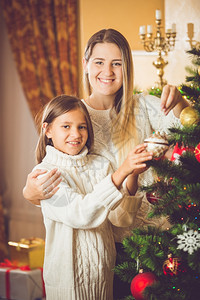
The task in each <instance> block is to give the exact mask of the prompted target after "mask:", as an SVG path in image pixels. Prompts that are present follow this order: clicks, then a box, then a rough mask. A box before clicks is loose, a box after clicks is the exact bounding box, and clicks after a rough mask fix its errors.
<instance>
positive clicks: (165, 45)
mask: <svg viewBox="0 0 200 300" xmlns="http://www.w3.org/2000/svg"><path fill="white" fill-rule="evenodd" d="M161 23H162V19H161V11H160V10H156V34H155V36H153V30H152V25H147V33H146V28H145V26H140V39H141V40H142V43H143V46H144V49H145V51H147V52H152V51H156V52H157V53H158V58H157V59H156V60H155V61H154V62H153V65H154V66H155V67H156V69H157V75H158V76H159V86H160V87H161V88H162V87H163V86H164V85H165V84H166V83H167V81H166V80H164V79H163V75H164V67H165V66H166V65H167V64H168V61H166V60H164V59H163V57H162V53H163V52H164V55H165V56H167V54H168V52H169V51H171V50H173V49H174V46H175V38H176V24H174V23H173V24H172V28H171V29H167V30H166V32H165V37H164V36H163V35H162V31H161V28H162V25H161Z"/></svg>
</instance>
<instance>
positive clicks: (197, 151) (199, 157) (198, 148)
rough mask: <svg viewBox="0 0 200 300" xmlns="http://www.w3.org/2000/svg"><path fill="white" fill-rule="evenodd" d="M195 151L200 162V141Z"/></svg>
mask: <svg viewBox="0 0 200 300" xmlns="http://www.w3.org/2000/svg"><path fill="white" fill-rule="evenodd" d="M194 153H195V157H196V159H197V160H198V162H200V143H199V144H198V145H197V146H196V148H195V151H194Z"/></svg>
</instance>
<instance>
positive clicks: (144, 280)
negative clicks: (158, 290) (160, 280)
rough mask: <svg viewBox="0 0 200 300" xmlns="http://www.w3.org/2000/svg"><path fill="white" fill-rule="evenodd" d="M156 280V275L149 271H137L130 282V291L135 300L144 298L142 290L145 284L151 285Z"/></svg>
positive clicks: (143, 299)
mask: <svg viewBox="0 0 200 300" xmlns="http://www.w3.org/2000/svg"><path fill="white" fill-rule="evenodd" d="M156 281H157V277H156V276H155V275H154V274H153V273H151V272H146V273H139V274H138V275H136V276H135V277H134V278H133V280H132V282H131V293H132V295H133V297H134V298H135V299H136V300H145V299H146V298H145V296H144V295H143V292H144V290H145V288H146V287H147V286H151V285H152V284H154V283H155V282H156Z"/></svg>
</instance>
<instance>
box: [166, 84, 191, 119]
mask: <svg viewBox="0 0 200 300" xmlns="http://www.w3.org/2000/svg"><path fill="white" fill-rule="evenodd" d="M187 106H189V103H188V102H187V101H186V100H185V99H184V98H183V97H182V95H181V93H180V92H179V90H178V89H177V88H176V87H175V86H173V85H166V86H164V87H163V91H162V95H161V109H162V111H163V112H164V114H165V115H167V114H168V113H169V112H170V110H172V109H173V112H174V115H175V116H176V117H177V118H179V116H180V113H181V111H182V110H183V109H184V108H185V107H187Z"/></svg>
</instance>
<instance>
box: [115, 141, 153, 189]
mask: <svg viewBox="0 0 200 300" xmlns="http://www.w3.org/2000/svg"><path fill="white" fill-rule="evenodd" d="M146 147H147V146H146V145H145V144H142V145H138V146H136V147H135V148H134V149H133V150H132V151H131V152H129V154H128V156H127V158H126V159H125V161H124V162H123V163H122V165H121V166H120V167H119V168H118V169H117V170H116V171H115V172H114V173H113V175H112V181H113V183H114V184H115V186H116V187H117V188H118V189H119V188H120V186H121V184H122V182H123V181H124V179H125V178H126V177H127V176H128V175H130V174H131V177H137V176H138V174H140V173H142V172H144V171H145V170H147V168H148V167H147V165H146V164H145V162H146V161H148V160H151V159H152V157H153V153H150V152H147V151H146ZM134 180H135V179H134Z"/></svg>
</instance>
